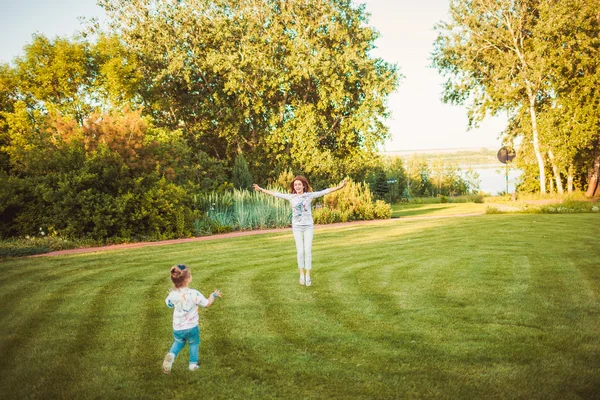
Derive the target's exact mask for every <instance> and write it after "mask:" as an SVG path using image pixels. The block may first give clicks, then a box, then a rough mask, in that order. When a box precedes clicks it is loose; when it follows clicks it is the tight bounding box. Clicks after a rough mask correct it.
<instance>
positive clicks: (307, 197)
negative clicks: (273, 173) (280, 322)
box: [253, 176, 346, 286]
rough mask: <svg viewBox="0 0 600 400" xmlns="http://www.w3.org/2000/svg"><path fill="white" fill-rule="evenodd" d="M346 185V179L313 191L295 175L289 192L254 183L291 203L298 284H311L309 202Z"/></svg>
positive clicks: (303, 179) (264, 190)
mask: <svg viewBox="0 0 600 400" xmlns="http://www.w3.org/2000/svg"><path fill="white" fill-rule="evenodd" d="M344 186H346V180H344V181H343V182H342V184H341V185H339V186H334V187H330V188H328V189H325V190H321V191H320V192H313V191H312V189H311V187H310V185H309V183H308V180H307V179H306V178H305V177H303V176H297V177H295V178H294V180H293V181H292V183H291V184H290V191H291V194H287V193H278V192H272V191H270V190H266V189H263V188H261V187H260V186H258V185H257V184H254V185H253V187H254V190H257V191H259V192H263V193H266V194H268V195H271V196H275V197H279V198H282V199H285V200H288V201H289V202H290V204H291V205H292V232H293V233H294V240H295V241H296V253H297V258H298V269H299V270H300V284H301V285H304V284H306V286H310V285H312V281H311V279H310V270H311V269H312V240H313V235H314V221H313V218H312V210H311V203H312V201H313V199H316V198H317V197H321V196H325V195H326V194H328V193H332V192H335V191H336V190H340V189H341V188H343V187H344Z"/></svg>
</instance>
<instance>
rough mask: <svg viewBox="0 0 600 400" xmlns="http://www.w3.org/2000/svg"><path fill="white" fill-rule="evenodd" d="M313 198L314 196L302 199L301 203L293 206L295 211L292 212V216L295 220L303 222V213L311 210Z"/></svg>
mask: <svg viewBox="0 0 600 400" xmlns="http://www.w3.org/2000/svg"><path fill="white" fill-rule="evenodd" d="M311 200H312V198H310V197H309V198H305V199H302V200H301V201H300V203H298V204H296V206H295V207H294V208H293V210H294V212H293V213H292V214H293V215H292V218H293V219H294V221H296V222H301V221H302V215H303V213H305V212H308V211H309V207H310V205H311Z"/></svg>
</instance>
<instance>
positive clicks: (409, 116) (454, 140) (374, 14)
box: [0, 0, 506, 152]
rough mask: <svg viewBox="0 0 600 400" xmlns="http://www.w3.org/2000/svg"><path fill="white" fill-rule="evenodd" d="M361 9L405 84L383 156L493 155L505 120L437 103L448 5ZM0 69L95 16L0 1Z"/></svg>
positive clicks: (442, 1) (78, 5) (412, 2)
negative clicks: (461, 151) (440, 32)
mask: <svg viewBox="0 0 600 400" xmlns="http://www.w3.org/2000/svg"><path fill="white" fill-rule="evenodd" d="M361 3H364V4H366V9H367V11H368V12H369V13H370V14H371V18H370V21H369V25H371V26H373V27H374V28H375V29H376V30H377V31H379V33H380V38H379V39H377V41H376V42H375V45H376V47H377V48H376V49H375V50H374V51H373V52H372V55H373V56H375V57H380V58H382V59H384V60H386V61H388V62H390V63H394V64H397V66H398V67H399V71H400V73H402V74H403V75H404V76H405V78H404V79H403V80H402V81H401V83H400V86H399V88H398V90H397V91H396V92H394V93H393V94H392V95H391V96H390V97H389V102H388V105H389V108H390V111H391V117H390V119H388V120H387V121H386V124H387V125H388V126H389V128H390V134H391V139H390V140H388V141H387V142H386V143H385V145H384V148H383V150H384V151H388V152H396V151H402V152H406V151H412V150H435V149H454V148H473V149H477V148H482V147H485V148H488V149H499V148H500V147H501V146H502V145H501V141H500V139H499V136H500V133H501V132H502V131H503V130H504V127H505V125H506V121H505V120H504V119H502V118H489V119H488V120H486V121H484V122H483V123H482V124H481V126H480V127H479V128H477V129H471V130H467V122H468V121H467V113H466V109H465V108H464V107H461V106H455V105H451V104H444V103H443V102H442V101H441V97H442V83H443V81H444V79H443V77H442V76H441V75H440V74H439V73H438V71H437V70H435V69H433V68H431V67H429V65H430V64H431V60H430V57H431V51H432V49H433V42H434V40H435V37H436V32H435V31H434V29H433V26H434V25H435V24H436V23H437V22H439V21H443V20H447V15H448V14H447V12H448V0H355V4H361ZM0 5H1V6H0V63H9V62H12V60H13V59H14V58H15V57H18V56H20V55H22V54H23V47H24V46H25V45H26V44H28V43H31V40H32V35H33V34H34V33H40V34H44V35H45V36H47V37H49V38H54V37H55V36H57V35H59V36H68V37H71V36H72V35H73V34H74V33H76V32H77V31H80V30H81V29H82V24H81V21H80V19H79V17H88V18H89V17H102V15H103V10H102V8H101V7H99V6H98V5H97V4H96V0H47V1H41V0H29V1H15V0H0Z"/></svg>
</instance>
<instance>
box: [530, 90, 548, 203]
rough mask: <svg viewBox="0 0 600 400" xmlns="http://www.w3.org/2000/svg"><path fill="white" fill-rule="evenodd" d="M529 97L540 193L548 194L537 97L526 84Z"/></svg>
mask: <svg viewBox="0 0 600 400" xmlns="http://www.w3.org/2000/svg"><path fill="white" fill-rule="evenodd" d="M526 86H527V96H529V114H530V116H531V130H532V132H533V150H534V151H535V158H536V159H537V163H538V168H539V170H540V193H541V194H546V167H545V166H544V158H543V157H542V152H541V151H540V140H539V135H538V130H537V118H536V114H535V96H534V94H533V90H532V88H531V83H530V82H526Z"/></svg>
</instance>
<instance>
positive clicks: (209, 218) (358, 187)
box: [195, 182, 392, 235]
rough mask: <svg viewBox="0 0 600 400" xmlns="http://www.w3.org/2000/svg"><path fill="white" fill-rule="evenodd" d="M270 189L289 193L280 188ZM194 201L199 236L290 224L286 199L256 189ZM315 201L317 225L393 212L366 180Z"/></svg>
mask: <svg viewBox="0 0 600 400" xmlns="http://www.w3.org/2000/svg"><path fill="white" fill-rule="evenodd" d="M270 190H273V191H278V192H286V189H281V188H279V187H273V188H270ZM195 204H196V208H197V209H198V210H200V211H201V212H202V217H201V218H200V219H198V220H197V221H196V231H197V233H198V234H199V235H207V234H212V233H223V232H231V231H238V230H239V231H244V230H252V229H268V228H284V227H287V226H290V224H291V209H290V206H289V203H288V202H287V201H285V200H283V199H279V198H277V197H273V196H268V195H265V194H263V193H259V192H255V191H247V190H237V189H236V190H234V191H233V192H225V193H217V192H212V193H207V194H198V195H196V196H195ZM314 204H315V210H314V211H313V218H314V221H315V223H316V224H329V223H334V222H347V221H358V220H372V219H387V218H390V217H391V215H392V210H391V207H390V206H389V205H388V204H387V203H385V202H383V201H381V200H378V201H375V202H374V201H373V198H372V195H371V190H370V189H369V185H368V184H366V183H355V182H349V183H348V184H347V185H346V187H345V188H344V189H342V190H338V191H336V192H333V193H330V194H328V195H326V196H325V197H324V198H322V199H317V200H316V201H315V202H314Z"/></svg>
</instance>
